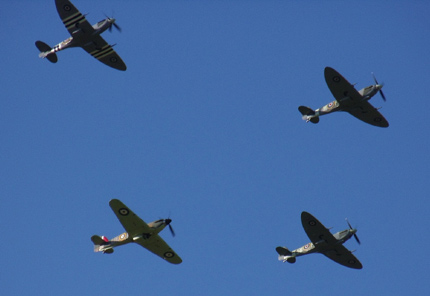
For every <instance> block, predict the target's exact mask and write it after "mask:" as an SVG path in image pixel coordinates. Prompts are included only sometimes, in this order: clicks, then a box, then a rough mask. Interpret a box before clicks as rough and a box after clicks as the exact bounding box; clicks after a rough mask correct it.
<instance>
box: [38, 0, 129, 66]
mask: <svg viewBox="0 0 430 296" xmlns="http://www.w3.org/2000/svg"><path fill="white" fill-rule="evenodd" d="M55 5H56V6H57V11H58V14H59V15H60V18H61V20H62V21H63V24H64V25H65V26H66V29H67V30H68V31H69V33H70V35H72V36H71V37H69V38H67V39H66V40H64V41H63V42H60V43H58V44H57V45H55V46H54V48H51V47H50V46H49V45H48V44H46V43H44V42H42V41H36V47H37V48H38V49H39V50H40V54H39V57H40V58H47V59H48V61H50V62H52V63H56V62H57V61H58V58H57V54H56V52H58V51H60V50H63V49H66V48H70V47H82V48H83V49H84V50H85V51H86V52H88V53H89V54H90V55H92V56H93V57H95V58H96V59H98V60H99V61H100V62H102V63H104V64H106V65H108V66H109V67H112V68H115V69H118V70H122V71H125V70H126V69H127V66H126V65H125V64H124V62H123V61H122V59H121V58H120V57H119V55H118V54H117V53H116V52H115V51H114V50H113V48H112V47H113V45H109V44H108V43H107V42H106V41H105V40H104V39H103V38H102V37H101V36H100V34H101V33H103V32H104V31H106V30H108V29H109V31H112V26H114V27H115V28H116V29H118V30H119V31H121V28H120V27H119V26H118V25H117V24H115V19H114V18H109V17H107V18H106V19H104V20H101V21H100V22H98V23H97V24H95V25H94V26H91V24H90V23H89V22H88V21H87V20H86V19H85V16H84V15H82V14H81V13H80V12H79V10H77V9H76V7H75V6H74V5H73V4H72V3H71V2H70V1H68V0H55Z"/></svg>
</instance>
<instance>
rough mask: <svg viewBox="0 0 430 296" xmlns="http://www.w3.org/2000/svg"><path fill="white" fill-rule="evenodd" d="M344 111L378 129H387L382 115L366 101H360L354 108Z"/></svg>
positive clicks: (386, 123) (386, 122)
mask: <svg viewBox="0 0 430 296" xmlns="http://www.w3.org/2000/svg"><path fill="white" fill-rule="evenodd" d="M344 110H345V111H347V112H349V114H351V115H352V116H354V117H356V118H358V119H360V120H362V121H364V122H366V123H368V124H371V125H375V126H379V127H388V121H387V120H386V119H385V118H384V116H382V114H381V113H379V111H378V110H377V109H376V108H375V107H373V106H372V105H371V104H370V103H369V102H367V101H362V102H360V103H358V104H357V105H356V106H354V107H349V108H345V109H344Z"/></svg>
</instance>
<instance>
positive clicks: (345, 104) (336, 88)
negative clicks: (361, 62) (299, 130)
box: [299, 67, 388, 127]
mask: <svg viewBox="0 0 430 296" xmlns="http://www.w3.org/2000/svg"><path fill="white" fill-rule="evenodd" d="M324 76H325V80H326V82H327V85H328V87H329V88H330V91H331V93H332V94H333V96H334V98H335V99H336V100H334V101H333V102H331V103H328V104H327V105H325V106H324V107H321V108H319V109H317V110H312V109H311V108H309V107H305V106H300V107H299V111H300V113H302V119H303V120H306V122H309V121H310V122H312V123H318V122H319V120H320V119H319V117H320V116H321V115H325V114H328V113H332V112H335V111H346V112H349V113H350V114H351V115H352V116H355V117H357V118H358V119H360V120H362V121H364V122H366V123H368V124H371V125H375V126H379V127H388V121H387V120H386V119H385V118H384V116H382V115H381V113H379V111H378V109H379V108H378V109H376V108H374V107H373V106H372V105H371V104H370V103H369V102H368V101H369V100H370V99H371V98H372V97H373V96H374V95H375V94H376V93H377V92H379V93H380V94H381V96H382V99H383V100H384V101H385V100H386V99H385V95H384V93H383V92H382V87H383V85H382V84H379V83H378V81H377V80H376V78H375V76H374V75H373V79H374V80H375V84H374V85H370V86H368V87H365V88H363V89H362V90H360V91H357V90H356V89H355V88H354V85H352V84H350V83H349V82H348V81H347V80H346V79H345V78H343V76H342V75H340V74H339V73H338V72H337V71H336V70H334V69H332V68H330V67H326V68H325V70H324Z"/></svg>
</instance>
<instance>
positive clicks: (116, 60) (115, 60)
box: [110, 57, 118, 63]
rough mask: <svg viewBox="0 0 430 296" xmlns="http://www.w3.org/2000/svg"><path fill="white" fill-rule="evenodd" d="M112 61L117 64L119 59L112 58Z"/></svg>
mask: <svg viewBox="0 0 430 296" xmlns="http://www.w3.org/2000/svg"><path fill="white" fill-rule="evenodd" d="M110 61H111V62H112V63H116V62H118V59H117V58H116V57H111V58H110Z"/></svg>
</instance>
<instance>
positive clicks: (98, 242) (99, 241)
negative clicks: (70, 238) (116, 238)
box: [91, 235, 113, 254]
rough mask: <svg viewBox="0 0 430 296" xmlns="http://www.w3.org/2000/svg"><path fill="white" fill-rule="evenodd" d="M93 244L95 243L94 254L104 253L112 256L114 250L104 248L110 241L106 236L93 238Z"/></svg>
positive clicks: (94, 236)
mask: <svg viewBox="0 0 430 296" xmlns="http://www.w3.org/2000/svg"><path fill="white" fill-rule="evenodd" d="M91 240H92V242H93V243H94V252H100V251H102V252H103V253H107V254H112V253H113V248H107V249H106V248H104V247H103V246H104V245H107V244H108V243H109V239H108V238H107V237H106V236H101V237H100V236H98V235H93V236H92V237H91Z"/></svg>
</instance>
